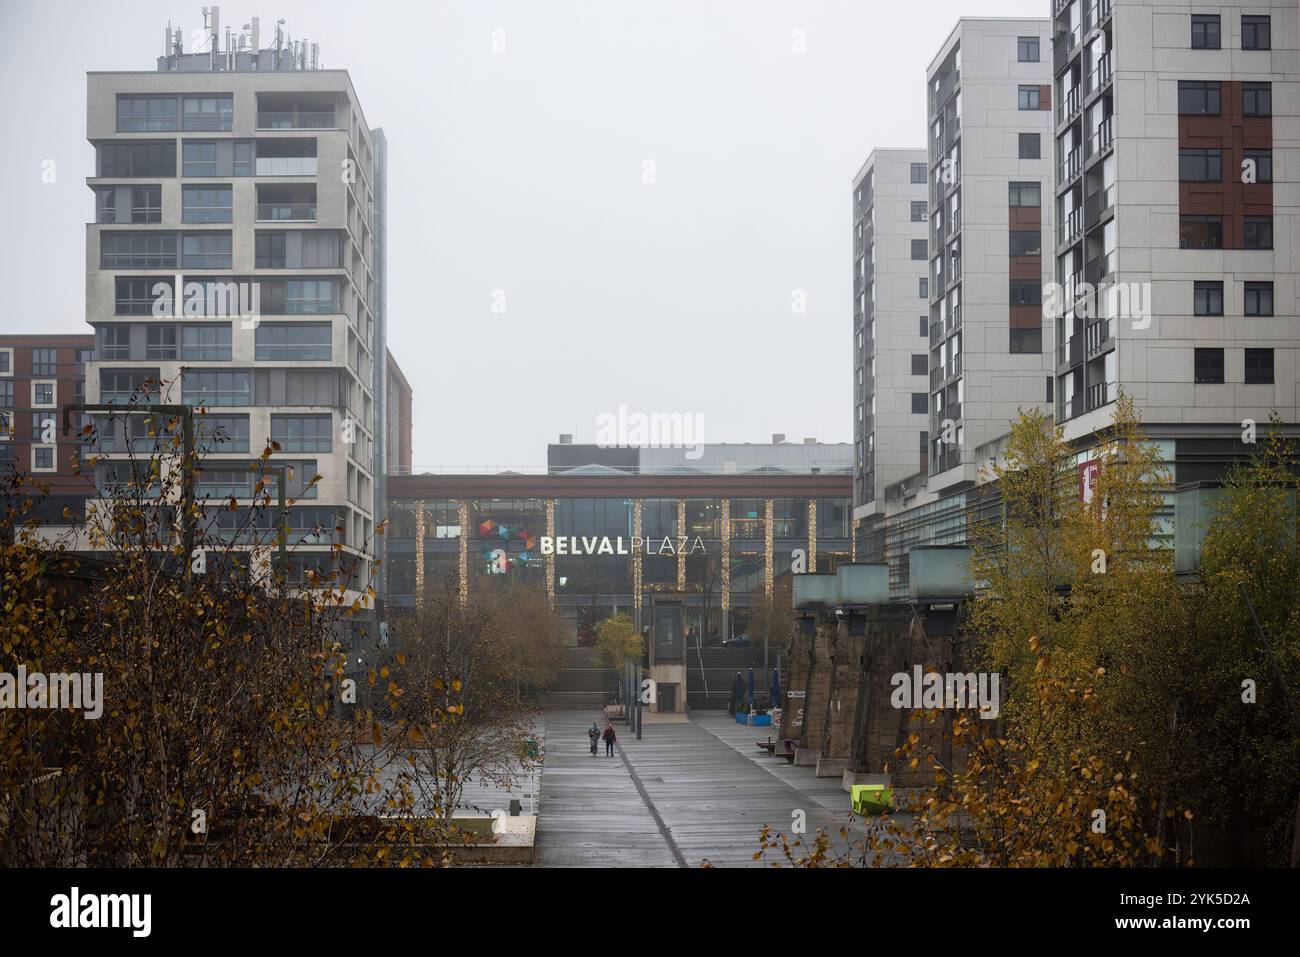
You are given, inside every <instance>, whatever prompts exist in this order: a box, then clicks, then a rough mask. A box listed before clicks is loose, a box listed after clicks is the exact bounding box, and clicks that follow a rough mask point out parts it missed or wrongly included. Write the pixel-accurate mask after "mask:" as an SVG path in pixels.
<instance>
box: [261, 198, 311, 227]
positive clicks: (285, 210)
mask: <svg viewBox="0 0 1300 957" xmlns="http://www.w3.org/2000/svg"><path fill="white" fill-rule="evenodd" d="M257 218H258V220H259V221H261V222H266V221H274V222H306V223H314V222H315V221H316V204H315V203H258V204H257Z"/></svg>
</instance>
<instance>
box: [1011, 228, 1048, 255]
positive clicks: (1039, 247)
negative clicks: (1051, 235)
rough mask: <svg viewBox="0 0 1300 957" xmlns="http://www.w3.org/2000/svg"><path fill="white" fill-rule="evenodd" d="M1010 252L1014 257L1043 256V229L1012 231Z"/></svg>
mask: <svg viewBox="0 0 1300 957" xmlns="http://www.w3.org/2000/svg"><path fill="white" fill-rule="evenodd" d="M1009 251H1010V254H1011V255H1012V256H1041V255H1042V252H1043V231H1042V230H1041V229H1013V230H1011V232H1010V250H1009Z"/></svg>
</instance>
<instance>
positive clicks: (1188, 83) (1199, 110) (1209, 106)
mask: <svg viewBox="0 0 1300 957" xmlns="http://www.w3.org/2000/svg"><path fill="white" fill-rule="evenodd" d="M1178 112H1179V114H1180V115H1181V116H1218V115H1219V114H1220V113H1221V112H1222V101H1221V99H1220V91H1219V82H1218V81H1217V80H1179V81H1178Z"/></svg>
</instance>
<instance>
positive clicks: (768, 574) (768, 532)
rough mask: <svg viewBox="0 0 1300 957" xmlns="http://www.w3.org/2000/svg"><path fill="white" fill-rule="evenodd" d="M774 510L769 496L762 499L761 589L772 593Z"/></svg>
mask: <svg viewBox="0 0 1300 957" xmlns="http://www.w3.org/2000/svg"><path fill="white" fill-rule="evenodd" d="M775 514H776V511H775V509H774V508H773V505H772V500H771V499H770V498H767V499H764V500H763V591H764V593H765V594H768V595H770V594H772V520H773V517H774V516H775Z"/></svg>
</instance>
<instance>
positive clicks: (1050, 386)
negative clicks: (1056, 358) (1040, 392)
mask: <svg viewBox="0 0 1300 957" xmlns="http://www.w3.org/2000/svg"><path fill="white" fill-rule="evenodd" d="M1055 392H1056V379H1054V378H1053V377H1052V376H1050V375H1049V376H1048V377H1047V401H1048V402H1055V401H1056V399H1055V398H1054V393H1055Z"/></svg>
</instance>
